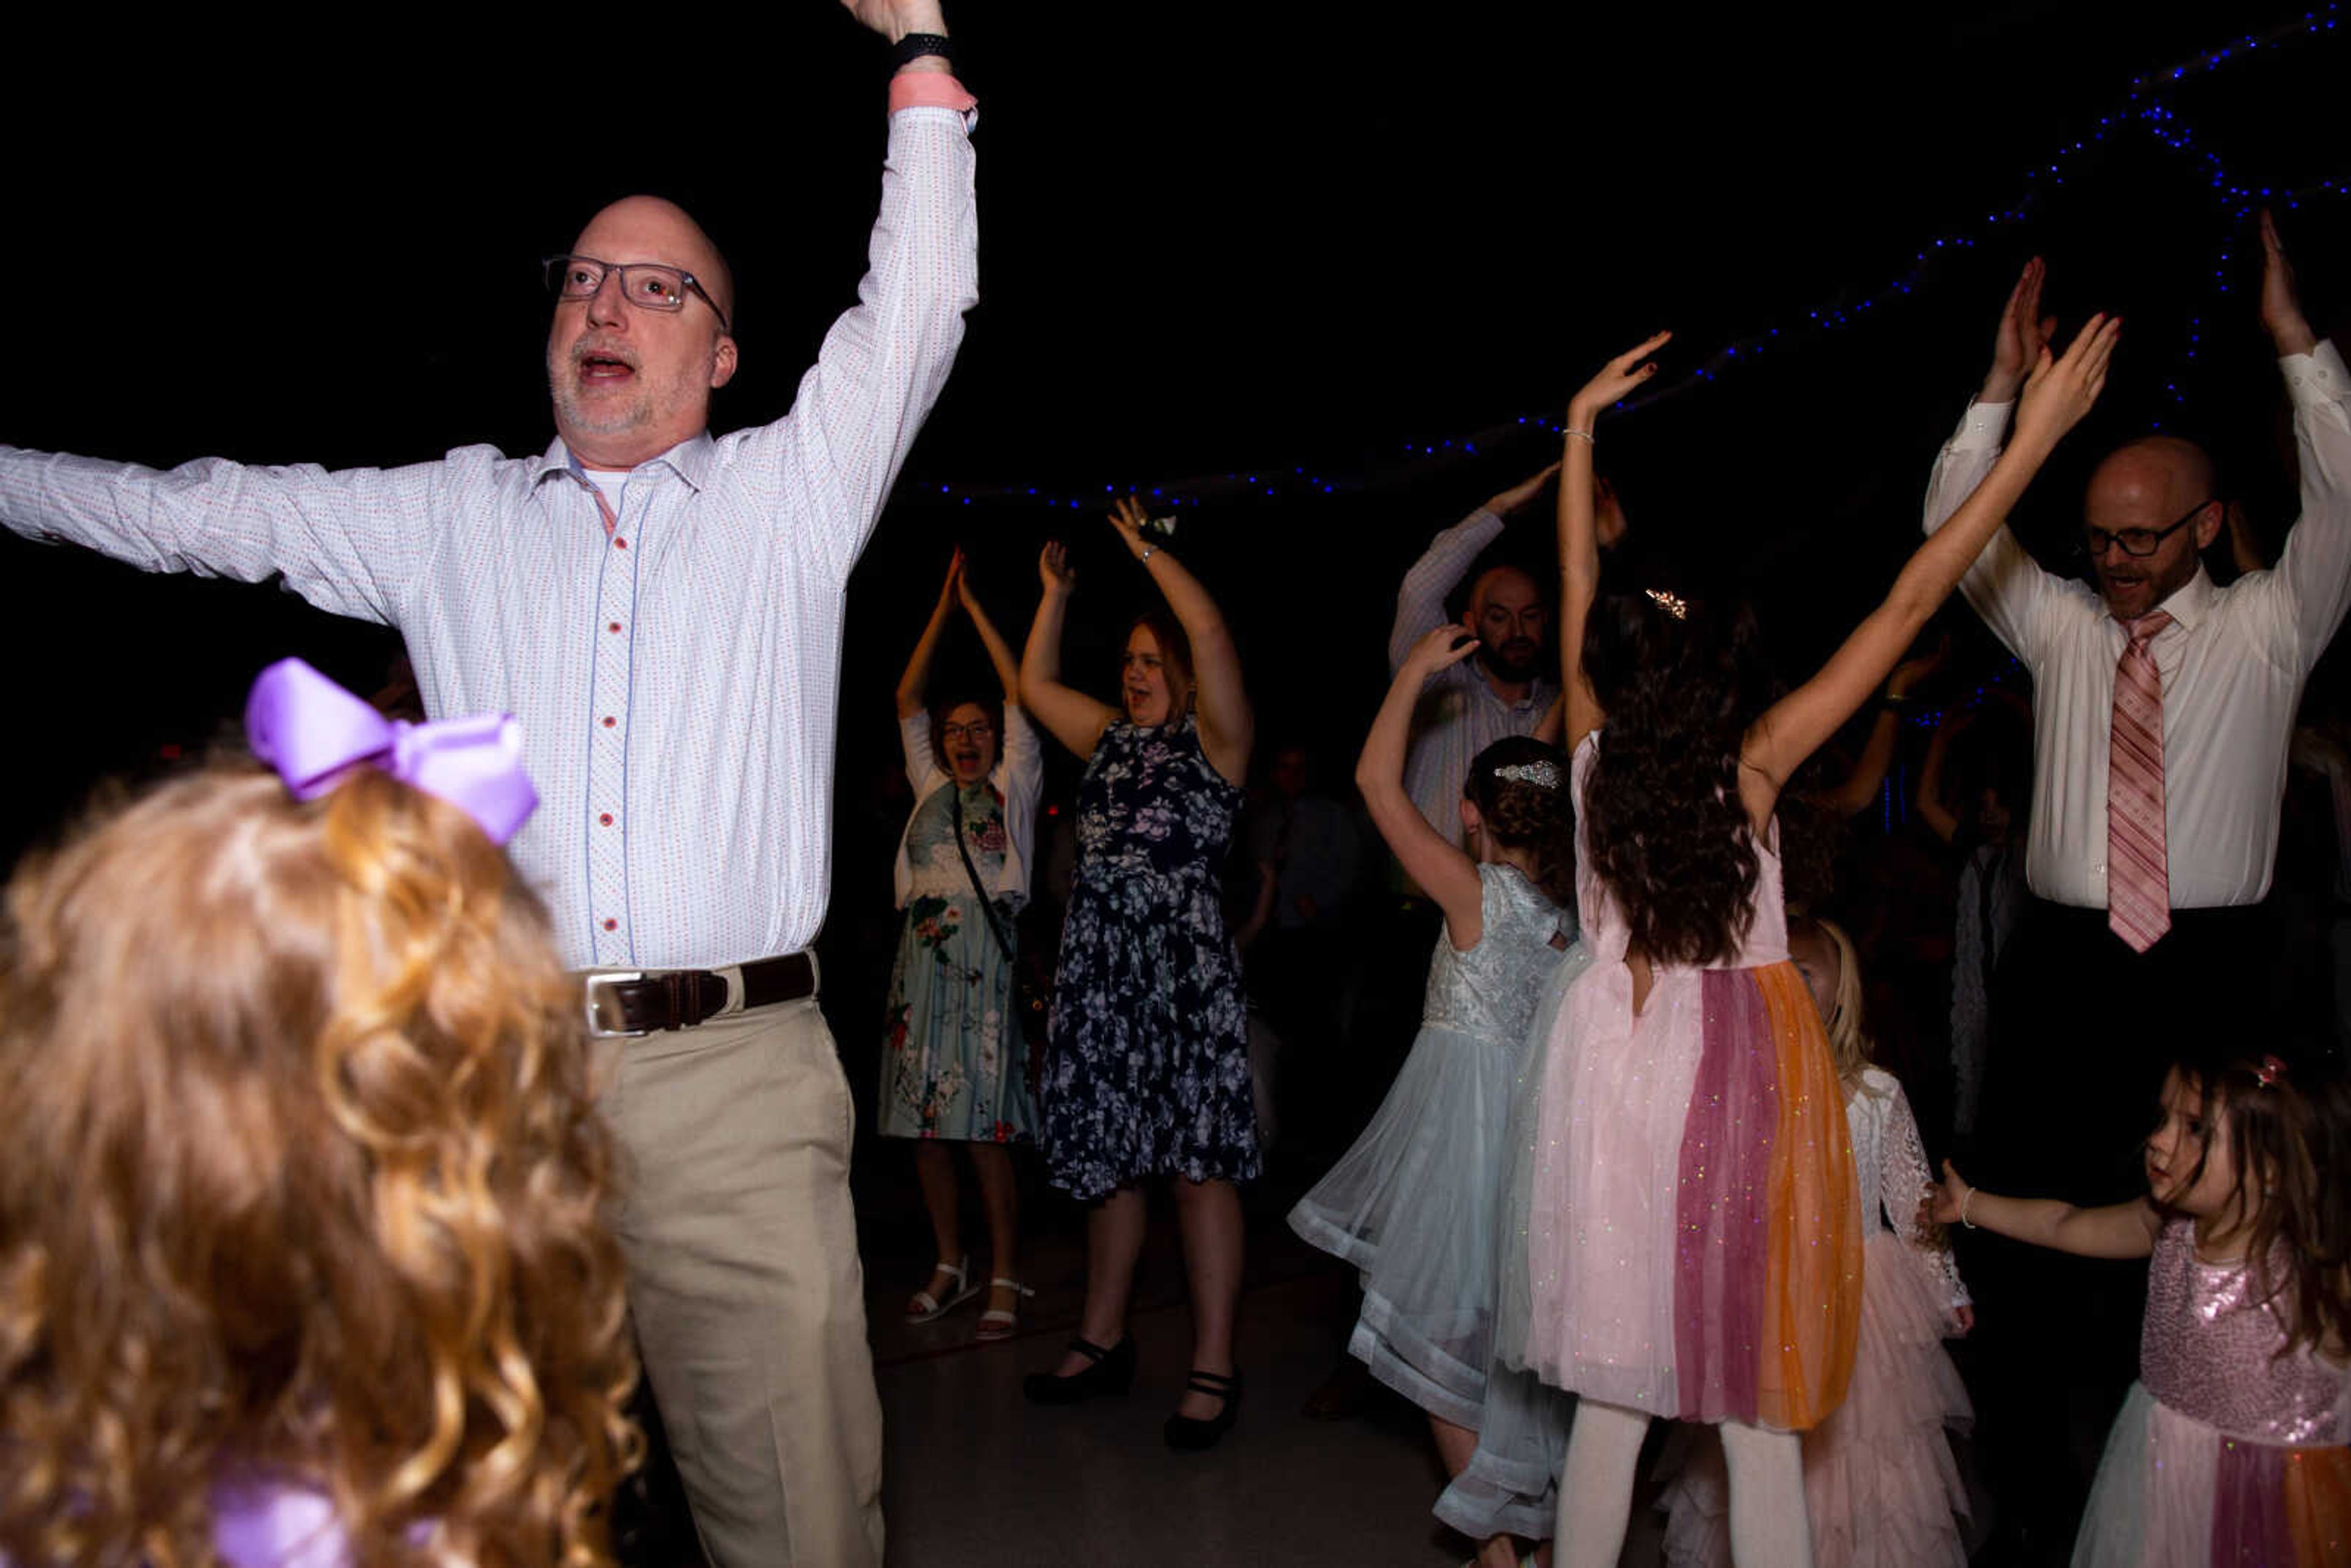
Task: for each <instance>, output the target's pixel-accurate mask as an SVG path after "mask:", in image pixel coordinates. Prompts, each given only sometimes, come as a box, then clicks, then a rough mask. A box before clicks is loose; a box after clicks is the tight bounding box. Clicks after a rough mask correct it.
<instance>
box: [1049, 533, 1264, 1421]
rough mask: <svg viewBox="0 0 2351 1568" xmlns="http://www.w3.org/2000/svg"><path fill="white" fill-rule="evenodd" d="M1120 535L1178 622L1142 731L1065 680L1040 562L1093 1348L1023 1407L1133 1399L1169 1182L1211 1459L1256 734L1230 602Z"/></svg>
mask: <svg viewBox="0 0 2351 1568" xmlns="http://www.w3.org/2000/svg"><path fill="white" fill-rule="evenodd" d="M1111 521H1112V524H1113V526H1114V527H1115V528H1117V529H1118V533H1119V537H1120V538H1121V539H1123V541H1124V542H1125V544H1126V547H1127V549H1128V550H1129V551H1130V552H1131V553H1132V554H1133V555H1134V558H1135V559H1137V560H1139V561H1141V562H1142V563H1143V566H1144V570H1146V571H1148V572H1150V574H1151V579H1152V581H1153V582H1154V583H1155V585H1156V586H1157V587H1158V589H1159V591H1160V592H1161V593H1163V594H1164V595H1165V596H1166V600H1167V606H1168V609H1169V610H1171V611H1173V612H1174V615H1173V617H1172V619H1171V618H1170V617H1169V616H1168V615H1166V614H1163V613H1159V612H1153V613H1152V614H1149V615H1146V616H1144V618H1143V619H1142V620H1141V621H1139V622H1137V623H1136V624H1135V626H1134V629H1133V631H1131V632H1129V633H1128V636H1127V640H1126V653H1125V657H1124V661H1123V674H1122V676H1121V682H1120V685H1121V693H1122V695H1123V698H1124V712H1123V714H1122V713H1121V712H1120V711H1119V710H1118V709H1114V708H1112V707H1110V706H1108V705H1106V704H1103V703H1100V702H1096V701H1095V700H1094V699H1093V698H1092V697H1090V696H1086V695H1083V694H1081V693H1080V692H1077V691H1074V690H1072V689H1071V688H1070V687H1068V686H1065V685H1062V684H1061V622H1062V620H1063V617H1064V614H1065V612H1066V611H1067V609H1068V605H1069V598H1070V591H1071V584H1072V578H1071V572H1070V570H1069V563H1068V558H1067V556H1066V554H1065V552H1064V551H1063V549H1062V548H1061V546H1060V545H1059V544H1053V545H1048V546H1047V547H1046V549H1045V553H1044V556H1043V558H1042V559H1041V560H1040V563H1039V565H1040V570H1041V572H1042V574H1043V576H1044V580H1045V597H1044V601H1043V602H1042V603H1040V604H1039V606H1038V607H1037V621H1036V624H1035V625H1034V626H1032V627H1031V628H1030V629H1029V646H1028V649H1027V651H1026V653H1024V655H1023V658H1022V661H1021V666H1020V695H1021V700H1022V701H1023V702H1025V703H1026V704H1027V705H1028V706H1029V712H1030V713H1032V714H1034V715H1035V716H1036V717H1037V721H1038V722H1039V723H1040V724H1042V725H1043V726H1044V727H1046V728H1047V729H1048V730H1050V732H1051V733H1052V735H1053V737H1054V738H1055V739H1057V740H1059V741H1061V744H1062V745H1064V746H1066V747H1069V748H1070V749H1071V751H1074V752H1076V753H1077V754H1078V755H1079V756H1080V757H1082V758H1086V773H1085V779H1084V781H1083V782H1082V783H1081V785H1080V786H1079V789H1078V865H1077V871H1076V873H1075V875H1074V876H1073V877H1072V879H1071V887H1070V909H1069V915H1068V917H1067V919H1066V920H1065V921H1064V923H1063V925H1062V927H1061V972H1060V974H1059V976H1058V977H1057V978H1056V980H1055V983H1054V990H1053V1013H1052V1020H1051V1023H1050V1027H1049V1030H1048V1035H1049V1039H1050V1045H1049V1049H1048V1055H1047V1061H1046V1067H1045V1074H1044V1079H1043V1082H1041V1083H1040V1084H1039V1086H1038V1100H1039V1109H1040V1112H1041V1113H1042V1117H1043V1121H1042V1124H1041V1127H1040V1132H1039V1143H1040V1146H1041V1147H1042V1148H1043V1150H1044V1154H1045V1160H1046V1165H1047V1166H1048V1168H1049V1169H1050V1173H1051V1176H1052V1180H1053V1184H1054V1185H1055V1186H1060V1187H1062V1188H1064V1189H1066V1190H1067V1191H1068V1192H1070V1193H1071V1195H1072V1196H1074V1197H1078V1198H1080V1199H1081V1200H1083V1201H1084V1202H1087V1203H1090V1204H1092V1206H1093V1207H1092V1212H1091V1213H1090V1214H1089V1216H1088V1217H1087V1224H1086V1249H1087V1260H1086V1305H1085V1314H1084V1317H1083V1320H1082V1321H1081V1323H1080V1325H1079V1332H1078V1335H1077V1337H1076V1338H1074V1339H1072V1340H1071V1342H1070V1346H1069V1349H1068V1351H1067V1352H1066V1353H1065V1354H1063V1356H1062V1358H1061V1364H1060V1366H1059V1367H1058V1368H1057V1369H1056V1370H1055V1371H1054V1372H1050V1373H1043V1372H1040V1373H1037V1374H1034V1375H1031V1376H1030V1377H1029V1381H1028V1385H1027V1387H1028V1393H1029V1397H1030V1398H1031V1399H1033V1400H1035V1401H1037V1402H1038V1403H1040V1404H1047V1405H1062V1404H1069V1403H1072V1402H1074V1401H1076V1400H1079V1399H1082V1398H1084V1397H1086V1396H1089V1395H1091V1394H1095V1393H1123V1392H1125V1390H1126V1388H1127V1386H1128V1385H1129V1384H1130V1383H1132V1382H1133V1380H1134V1340H1133V1339H1132V1338H1131V1337H1130V1336H1129V1335H1128V1334H1127V1333H1126V1309H1127V1294H1128V1291H1129V1289H1130V1288H1131V1286H1132V1285H1133V1283H1134V1265H1135V1261H1136V1260H1137V1259H1138V1258H1140V1257H1141V1255H1142V1251H1143V1241H1144V1223H1145V1199H1144V1186H1143V1184H1144V1183H1145V1182H1148V1181H1152V1180H1156V1179H1170V1180H1172V1182H1173V1184H1174V1186H1175V1207H1176V1213H1177V1215H1178V1217H1179V1218H1180V1220H1181V1222H1182V1226H1183V1232H1184V1256H1185V1264H1186V1270H1188V1272H1189V1274H1190V1278H1191V1286H1192V1374H1191V1376H1190V1378H1189V1380H1188V1385H1187V1388H1186V1393H1185V1396H1184V1398H1183V1400H1182V1402H1181V1403H1180V1404H1179V1405H1178V1406H1176V1409H1175V1414H1174V1415H1173V1416H1169V1417H1168V1419H1167V1424H1166V1427H1165V1437H1166V1439H1167V1442H1168V1445H1169V1446H1170V1447H1172V1448H1207V1447H1209V1446H1210V1445H1212V1444H1214V1443H1215V1442H1216V1441H1217V1439H1218V1438H1220V1437H1223V1436H1224V1433H1225V1431H1226V1429H1227V1428H1228V1427H1230V1426H1231V1425H1232V1421H1233V1417H1234V1416H1235V1415H1236V1414H1237V1413H1238V1410H1239V1407H1240V1394H1241V1386H1240V1376H1239V1375H1238V1373H1237V1372H1236V1371H1235V1370H1234V1365H1233V1314H1234V1311H1235V1308H1236V1306H1237V1305H1238V1301H1239V1296H1240V1280H1241V1207H1240V1197H1239V1195H1238V1193H1237V1192H1236V1191H1235V1190H1234V1186H1233V1184H1234V1183H1235V1182H1238V1181H1248V1180H1249V1179H1251V1178H1253V1177H1255V1176H1256V1175H1257V1174H1258V1141H1257V1117H1256V1111H1255V1108H1254V1106H1253V1103H1252V1102H1251V1099H1250V1094H1249V1026H1248V1018H1247V1015H1246V1013H1245V1012H1244V1011H1243V1009H1242V1003H1241V991H1240V964H1239V960H1238V956H1237V955H1236V953H1235V951H1234V948H1233V942H1232V938H1231V937H1230V936H1228V935H1227V934H1226V931H1225V924H1224V915H1223V911H1222V907H1221V904H1220V901H1219V894H1220V875H1219V873H1220V871H1221V868H1222V865H1223V862H1224V858H1225V852H1226V850H1227V848H1228V846H1229V845H1230V843H1231V841H1232V832H1233V818H1234V815H1235V813H1236V812H1237V811H1238V809H1239V806H1240V801H1241V789H1240V783H1239V780H1240V779H1241V777H1242V775H1243V773H1244V772H1246V770H1247V769H1248V767H1249V738H1250V728H1251V719H1250V715H1249V697H1248V695H1247V693H1246V692H1244V691H1243V690H1242V687H1241V672H1240V659H1239V656H1238V653H1236V652H1235V650H1234V646H1233V641H1232V637H1231V634H1230V633H1229V632H1228V631H1227V629H1226V627H1225V623H1224V618H1223V616H1222V615H1221V614H1220V613H1219V612H1217V606H1216V601H1214V600H1212V599H1210V598H1209V597H1208V593H1207V590H1206V589H1204V588H1202V587H1201V586H1200V583H1199V581H1198V580H1197V579H1196V578H1194V577H1193V576H1192V574H1191V573H1190V572H1188V571H1186V570H1184V568H1183V566H1182V565H1181V564H1180V563H1178V562H1177V561H1176V560H1175V558H1174V557H1172V556H1171V555H1169V554H1168V552H1167V549H1166V547H1165V545H1164V544H1163V543H1161V542H1159V541H1158V540H1157V539H1156V538H1152V537H1151V536H1148V535H1146V534H1145V533H1144V515H1143V511H1142V508H1141V507H1138V506H1136V505H1135V504H1134V501H1133V500H1132V499H1131V498H1130V499H1128V500H1125V501H1122V502H1121V503H1119V506H1118V508H1117V510H1116V511H1115V512H1114V513H1113V515H1112V517H1111Z"/></svg>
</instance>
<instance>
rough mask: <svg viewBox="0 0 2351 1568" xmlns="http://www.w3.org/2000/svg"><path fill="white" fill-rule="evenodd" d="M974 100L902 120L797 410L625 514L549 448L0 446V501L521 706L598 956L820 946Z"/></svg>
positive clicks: (964, 299) (533, 833)
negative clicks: (835, 826) (863, 683)
mask: <svg viewBox="0 0 2351 1568" xmlns="http://www.w3.org/2000/svg"><path fill="white" fill-rule="evenodd" d="M967 129H968V127H967V118H966V116H965V114H963V113H961V112H958V111H957V110H952V109H946V108H936V107H917V108H907V109H902V110H898V111H897V112H895V113H894V114H893V115H892V116H891V119H890V141H889V155H888V161H887V164H886V166H885V168H884V171H883V187H882V209H881V215H880V218H879V220H878V221H877V222H876V223H875V225H874V227H873V234H872V242H871V246H870V250H869V268H868V270H867V272H866V275H865V277H864V279H863V280H862V282H861V283H860V285H859V286H858V302H857V304H856V305H855V306H854V307H852V308H851V309H850V310H849V311H848V312H847V313H846V314H844V315H843V316H841V319H839V320H837V321H835V322H834V323H833V325H832V328H831V330H830V331H829V332H828V333H827V334H826V336H825V340H824V346H823V349H822V350H821V351H820V354H819V355H818V358H817V362H816V364H815V365H814V366H813V367H811V368H810V371H808V373H807V374H806V376H804V377H803V378H802V380H801V382H800V386H799V397H798V400H797V401H796V402H795V403H794V404H793V407H792V411H791V412H790V413H788V414H786V415H785V416H784V417H783V418H782V419H779V420H778V421H776V422H775V423H772V424H768V425H764V426H762V427H760V428H758V429H755V430H746V431H738V432H737V433H735V434H730V435H725V436H720V437H717V438H716V439H714V438H713V437H711V436H710V435H709V434H707V433H705V434H700V435H697V436H695V438H694V439H692V440H690V441H688V442H685V443H684V444H682V445H679V446H677V447H674V448H673V449H672V450H670V451H669V452H667V453H665V454H664V455H662V456H660V457H658V458H656V459H654V460H653V461H652V462H650V463H646V464H644V465H641V466H639V467H638V468H637V469H635V470H634V471H633V472H632V474H631V475H630V476H629V477H628V480H627V483H626V485H625V486H622V489H621V493H620V497H619V500H618V503H617V505H616V507H615V511H616V513H617V526H616V527H615V528H614V529H613V531H612V532H611V535H610V536H609V537H608V536H607V534H606V532H605V528H604V524H603V520H602V516H601V512H600V510H599V507H598V505H597V496H596V493H595V490H594V488H593V486H591V485H590V483H589V481H588V479H587V478H586V477H585V476H584V474H583V472H582V471H581V470H580V467H579V466H578V465H577V463H576V461H575V460H574V459H573V458H572V457H571V455H570V454H569V452H567V451H566V449H565V448H564V445H563V444H562V442H561V441H560V440H558V441H556V442H555V443H554V444H552V445H550V446H549V448H548V449H547V451H546V453H545V454H544V455H540V456H535V457H527V458H509V457H507V456H504V455H501V454H500V453H498V452H496V450H494V449H492V448H490V447H486V446H475V447H463V448H460V449H458V450H456V451H454V452H451V453H450V454H449V455H447V456H446V457H444V458H443V459H442V460H440V461H439V462H434V463H421V464H417V465H413V466H411V467H404V468H394V469H351V470H347V471H344V472H340V473H329V472H326V471H325V470H323V469H320V468H318V467H316V466H307V465H306V466H296V467H269V468H264V467H253V466H246V465H240V464H236V463H232V462H228V461H226V460H225V459H220V458H207V459H204V460H202V461H199V462H195V463H190V464H187V465H183V466H182V467H179V468H174V469H172V470H171V471H169V472H158V471H156V470H154V469H152V468H145V467H141V466H138V465H131V464H122V463H106V462H99V461H95V460H92V459H89V458H83V457H68V456H58V455H48V454H44V453H37V452H26V451H20V450H17V449H16V448H12V447H0V520H5V523H6V524H7V526H8V527H9V528H12V529H14V530H15V531H16V532H17V533H20V534H26V535H29V536H33V537H37V538H48V539H51V540H56V541H70V542H73V543H76V544H81V545H87V546H89V548H91V549H97V550H99V551H102V552H104V553H105V554H107V555H110V556H114V557H116V558H118V559H122V560H126V561H129V562H130V563H131V564H132V565H134V566H137V567H140V568H141V569H143V570H150V571H193V572H197V573H201V574H204V575H207V576H219V577H231V578H238V579H243V580H247V581H258V580H262V579H264V578H266V577H267V576H269V575H270V574H271V573H273V572H280V571H282V572H284V573H285V574H286V582H287V587H289V588H290V589H292V590H293V591H295V592H297V593H299V594H300V595H301V596H302V597H303V598H305V599H307V600H308V601H310V602H311V603H313V604H316V605H318V606H319V608H321V609H324V610H329V611H331V612H335V613H337V614H340V615H350V616H356V617H359V618H360V619H363V620H368V621H375V622H383V623H385V624H388V625H391V626H394V627H397V628H398V629H399V631H400V632H401V634H402V637H404V638H405V639H406V640H407V643H408V650H409V655H410V658H411V660H412V661H413V664H414V665H415V668H416V679H417V685H418V687H419V689H420V690H421V691H422V692H423V695H424V700H425V706H426V708H427V710H428V711H429V712H431V713H432V714H433V715H434V716H450V715H460V714H469V713H478V712H484V711H506V712H511V713H513V714H515V715H516V716H517V717H518V718H519V719H520V721H521V724H522V728H523V737H524V750H525V757H526V760H527V762H528V767H529V769H530V776H531V780H532V782H533V783H534V784H536V785H537V786H538V792H539V797H540V806H539V809H538V811H537V812H536V813H535V814H534V815H533V816H532V817H531V819H530V821H529V822H528V824H527V825H526V826H525V827H524V829H523V831H522V832H521V833H520V834H519V835H517V837H516V839H515V840H514V841H513V842H512V843H511V844H510V845H509V846H508V852H509V853H510V854H511V855H512V856H513V858H514V862H515V864H516V865H517V867H518V868H519V869H520V871H521V873H522V874H523V876H524V877H525V878H526V879H527V880H528V882H529V883H531V884H532V886H534V887H535V888H536V889H537V890H538V893H539V894H540V896H541V897H542V898H544V899H545V900H546V901H547V903H548V906H549V910H550V911H551V912H552V915H553V917H554V922H555V935H556V939H557V942H558V944H559V948H560V950H561V952H562V954H563V956H564V960H565V961H566V962H567V963H569V964H570V965H572V966H574V967H591V966H618V967H723V966H726V965H732V964H738V963H742V962H745V961H746V960H748V959H753V958H759V957H765V956H770V955H773V954H778V953H788V952H791V951H793V950H795V949H798V948H801V947H805V946H808V945H809V943H810V942H811V941H812V940H813V939H814V938H815V936H816V934H817V929H818V927H819V926H820V925H821V924H822V923H823V919H824V909H825V894H826V887H827V883H828V882H829V879H830V875H831V847H832V846H831V813H832V768H833V715H834V706H835V701H836V698H837V695H838V692H839V687H840V660H841V613H842V608H843V595H844V592H845V589H846V585H847V582H848V579H849V571H850V568H851V567H852V565H854V564H855V562H856V560H857V557H858V554H859V552H860V551H861V550H862V549H863V548H864V545H865V540H866V537H867V536H868V534H870V533H871V532H872V528H873V524H874V520H875V519H876V517H878V516H879V515H880V512H881V509H882V505H883V500H884V499H885V498H886V497H887V496H888V494H889V491H890V486H891V483H892V481H893V480H894V479H895V478H896V476H897V473H898V468H899V465H900V464H901V463H903V462H904V459H905V455H906V452H907V449H908V448H909V446H911V445H912V444H913V442H914V435H915V433H916V432H917V431H918V430H919V429H920V428H921V426H922V423H923V419H924V417H925V415H926V414H927V413H929V412H930V409H931V405H932V404H933V403H934V402H935V401H936V400H937V398H938V394H939V392H940V389H941V388H942V387H943V386H944V385H945V384H946V376H947V371H948V369H949V367H950V366H951V365H952V364H953V362H954V360H955V353H956V347H957V345H958V344H959V343H960V342H961V340H962V336H963V313H964V311H965V310H967V308H970V306H971V305H972V304H973V303H974V301H975V300H976V299H977V275H978V267H977V219H976V216H975V213H974V205H973V190H972V167H973V156H972V147H971V142H970V140H969V137H968V135H967Z"/></svg>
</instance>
